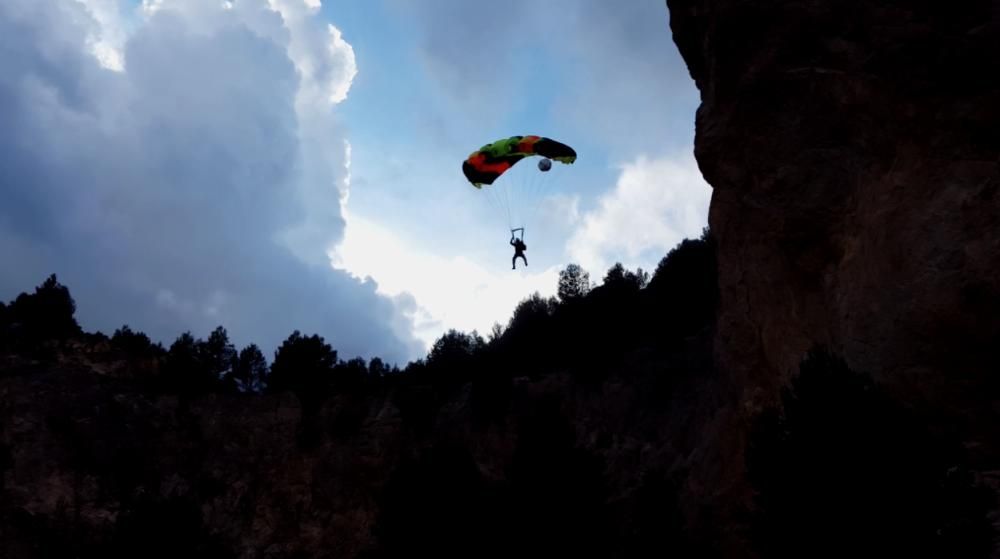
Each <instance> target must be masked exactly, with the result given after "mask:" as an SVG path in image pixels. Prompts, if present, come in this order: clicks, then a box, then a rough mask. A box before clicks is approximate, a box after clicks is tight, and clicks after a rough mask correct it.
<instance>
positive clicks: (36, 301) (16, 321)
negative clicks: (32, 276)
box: [4, 274, 81, 342]
mask: <svg viewBox="0 0 1000 559" xmlns="http://www.w3.org/2000/svg"><path fill="white" fill-rule="evenodd" d="M75 313H76V303H75V302H74V301H73V297H72V296H71V295H70V293H69V289H68V288H67V287H66V286H64V285H62V284H60V283H59V281H58V280H57V279H56V275H55V274H52V275H51V276H49V277H48V279H46V280H45V281H44V282H43V283H42V285H40V286H38V287H36V288H35V292H34V293H33V294H30V295H29V294H27V293H21V294H20V295H18V296H17V299H15V300H14V302H13V303H11V305H10V306H9V307H8V308H7V311H6V313H4V314H6V315H7V319H6V320H7V322H8V327H9V328H11V329H13V330H14V331H15V332H14V333H15V335H16V336H17V337H19V338H22V339H25V340H26V341H29V342H38V341H43V340H65V339H66V338H69V337H71V336H76V335H79V334H80V333H81V330H80V326H79V325H78V324H77V323H76V319H75V318H74V317H73V315H74V314H75Z"/></svg>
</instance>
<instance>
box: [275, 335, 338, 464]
mask: <svg viewBox="0 0 1000 559" xmlns="http://www.w3.org/2000/svg"><path fill="white" fill-rule="evenodd" d="M336 365H337V352H336V351H334V349H333V348H332V347H330V345H329V344H327V343H326V341H324V340H323V338H322V337H320V336H319V335H317V334H313V335H312V336H308V337H306V336H303V335H302V334H301V333H299V331H298V330H296V331H295V332H293V333H292V335H291V336H289V337H288V339H286V340H285V341H284V342H282V343H281V346H280V347H279V348H278V350H277V351H276V352H275V353H274V362H273V363H271V375H270V376H269V377H268V390H270V391H272V392H281V391H284V390H291V391H292V392H293V393H294V394H295V395H296V396H297V397H298V399H299V402H301V404H302V421H301V422H300V426H299V427H300V428H299V444H300V445H302V446H303V447H312V446H314V445H315V444H316V443H317V442H318V440H319V438H318V437H319V432H318V428H319V426H318V424H317V414H318V413H319V409H320V406H321V405H322V403H323V401H324V400H325V399H326V398H327V397H328V396H329V394H330V388H331V382H332V380H333V379H332V376H333V370H334V367H335V366H336Z"/></svg>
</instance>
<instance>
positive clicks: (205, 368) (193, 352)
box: [163, 332, 219, 394]
mask: <svg viewBox="0 0 1000 559" xmlns="http://www.w3.org/2000/svg"><path fill="white" fill-rule="evenodd" d="M202 344H204V342H203V341H202V340H196V339H195V338H194V336H192V335H191V333H190V332H184V333H183V334H181V335H180V336H178V337H177V339H176V340H174V343H173V344H171V345H170V349H169V350H167V357H166V360H165V363H164V372H163V376H164V382H165V388H167V389H168V390H172V391H178V392H181V393H184V394H193V393H202V392H208V391H211V390H212V389H214V388H216V387H217V386H218V381H219V379H218V377H217V376H216V375H215V374H214V373H213V369H212V367H211V365H210V364H209V363H207V362H206V360H205V355H206V354H205V351H204V350H203V349H202Z"/></svg>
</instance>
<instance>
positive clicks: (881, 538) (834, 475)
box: [747, 352, 993, 558]
mask: <svg viewBox="0 0 1000 559" xmlns="http://www.w3.org/2000/svg"><path fill="white" fill-rule="evenodd" d="M782 404H783V408H782V410H780V411H779V410H777V409H772V410H768V411H767V412H766V413H764V414H762V415H761V417H760V418H759V419H758V420H757V421H756V423H755V425H754V432H753V434H752V437H751V439H750V444H749V448H748V451H747V472H748V476H749V478H750V481H751V482H752V484H753V486H754V488H755V489H756V491H757V496H756V500H755V502H756V506H757V510H756V513H755V515H754V518H753V531H752V534H753V540H754V543H755V545H756V547H757V548H758V551H759V552H760V553H761V555H762V556H764V557H777V558H782V557H831V558H832V557H861V556H865V557H889V556H893V557H942V558H944V557H948V558H973V557H982V558H986V557H989V555H990V549H991V542H992V538H993V533H992V526H991V523H990V521H989V519H988V517H987V513H988V511H989V510H990V508H991V501H990V498H989V496H988V495H989V494H988V493H987V492H986V491H985V490H983V489H981V488H979V487H978V486H977V485H976V484H975V482H974V480H973V476H972V474H971V472H970V470H969V469H968V467H967V465H966V464H965V463H964V458H963V454H964V451H963V449H962V448H961V446H960V445H959V444H958V443H957V441H954V442H953V441H945V440H942V439H940V438H938V437H936V436H932V435H931V433H930V431H929V430H928V429H927V428H926V427H925V425H924V424H923V422H922V421H919V420H918V419H917V418H916V417H915V416H914V415H913V414H912V413H911V412H908V411H906V410H905V409H903V408H902V407H900V406H898V405H897V404H895V403H894V402H893V401H892V400H890V399H889V398H888V397H887V396H886V394H884V393H883V392H882V391H881V390H880V389H879V387H878V386H876V385H875V384H874V383H873V382H872V381H871V379H870V378H869V377H867V376H865V375H861V374H858V373H855V372H853V371H851V370H850V369H849V368H848V367H847V365H846V364H845V363H844V362H843V361H842V360H841V359H839V358H835V357H833V356H831V355H829V354H827V353H825V352H813V353H811V354H810V355H809V356H808V358H807V359H806V360H805V361H804V362H803V363H802V367H801V372H800V375H799V376H798V377H797V378H795V379H794V380H793V381H792V386H791V388H790V389H786V390H785V391H784V393H783V396H782Z"/></svg>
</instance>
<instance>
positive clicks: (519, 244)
mask: <svg viewBox="0 0 1000 559" xmlns="http://www.w3.org/2000/svg"><path fill="white" fill-rule="evenodd" d="M510 246H512V247H514V257H513V258H511V259H510V269H511V270H514V269H517V258H518V257H519V256H520V257H521V260H524V265H525V266H527V265H528V259H527V258H525V257H524V251H526V250H528V245H526V244H524V241H522V240H521V239H518V238H517V237H515V236H514V235H513V234H511V236H510Z"/></svg>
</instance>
